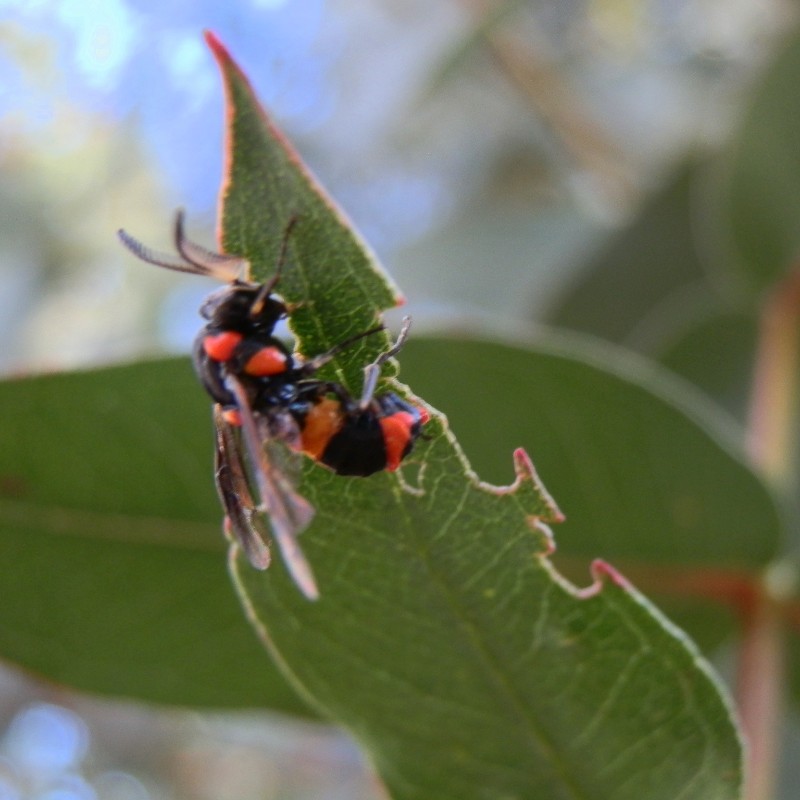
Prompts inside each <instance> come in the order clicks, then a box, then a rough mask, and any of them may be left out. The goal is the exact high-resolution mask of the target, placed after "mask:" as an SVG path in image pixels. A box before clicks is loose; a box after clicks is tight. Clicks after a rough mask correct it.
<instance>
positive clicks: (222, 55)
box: [203, 29, 231, 63]
mask: <svg viewBox="0 0 800 800" xmlns="http://www.w3.org/2000/svg"><path fill="white" fill-rule="evenodd" d="M203 39H205V42H206V44H207V45H208V47H209V49H210V50H211V52H212V53H213V54H214V58H216V59H217V61H218V62H220V63H223V62H230V60H231V56H230V53H229V52H228V48H227V47H225V45H224V44H222V42H221V41H220V39H219V37H218V36H217V34H216V33H214V31H211V30H208V29H206V30H204V31H203Z"/></svg>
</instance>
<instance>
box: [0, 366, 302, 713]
mask: <svg viewBox="0 0 800 800" xmlns="http://www.w3.org/2000/svg"><path fill="white" fill-rule="evenodd" d="M0 413H2V418H3V419H4V420H7V421H12V420H13V422H12V423H11V424H5V425H3V426H2V427H0V597H2V598H3V600H2V609H1V610H0V653H2V656H3V658H5V659H6V660H9V661H13V662H14V663H17V664H19V665H21V666H23V667H25V668H26V669H29V670H32V671H34V672H37V673H40V674H42V675H46V676H47V677H48V678H49V679H51V680H56V681H60V682H63V683H67V684H69V685H71V686H74V687H77V688H79V689H85V690H89V691H93V692H99V693H105V694H115V695H126V696H130V697H137V698H139V699H142V700H148V701H155V702H163V703H170V704H186V705H202V706H227V707H233V706H253V705H264V706H268V707H270V708H275V709H278V710H284V711H290V712H293V713H296V714H305V713H308V712H307V711H306V710H305V709H306V707H305V706H304V705H303V704H302V703H301V702H300V701H299V700H298V699H297V697H296V695H295V693H294V692H293V691H292V690H291V689H290V688H289V687H288V686H287V684H286V682H285V680H284V679H283V678H282V677H281V676H280V674H279V673H278V672H277V670H276V669H275V668H274V667H273V666H272V664H271V662H270V660H269V659H268V658H267V657H266V656H265V655H264V653H263V651H262V650H261V648H260V647H259V646H258V643H257V641H256V640H255V637H254V636H253V633H252V630H250V628H249V627H248V625H247V624H246V623H245V621H244V620H243V619H242V615H241V611H240V609H239V607H238V604H237V603H236V601H235V598H234V597H233V595H232V593H231V590H230V580H229V577H228V575H227V572H226V570H225V557H224V549H225V544H224V540H223V537H222V531H221V525H220V510H219V506H218V504H217V501H216V497H215V493H214V488H213V483H212V468H211V454H212V441H213V438H212V430H211V419H210V411H209V404H208V401H207V399H206V398H205V397H204V396H203V393H202V392H201V391H200V390H199V388H198V386H197V381H196V379H195V377H194V375H193V374H192V369H191V367H190V365H189V363H188V362H187V361H186V360H185V359H181V360H170V361H163V362H155V363H150V364H139V365H134V366H127V367H119V368H114V369H105V370H99V371H95V372H85V373H75V374H68V375H47V376H42V377H39V378H31V379H27V380H19V381H9V382H6V383H0Z"/></svg>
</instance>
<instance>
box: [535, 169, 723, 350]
mask: <svg viewBox="0 0 800 800" xmlns="http://www.w3.org/2000/svg"><path fill="white" fill-rule="evenodd" d="M702 169H704V167H703V165H700V164H698V163H696V162H695V161H690V162H687V163H685V164H682V165H681V166H680V168H679V169H677V170H676V171H675V172H674V174H672V175H671V176H670V178H669V180H667V181H666V183H665V185H664V186H663V187H661V188H660V189H659V190H658V191H657V192H655V193H654V195H653V196H652V197H650V198H649V199H648V200H647V201H646V202H645V203H644V205H643V207H642V208H641V209H640V210H639V213H638V214H637V215H636V216H635V217H634V218H633V219H632V220H631V222H630V223H628V224H627V225H626V226H624V227H623V228H622V229H620V230H618V231H615V232H614V233H612V234H611V235H610V236H609V237H608V240H607V241H606V242H605V243H604V244H602V245H601V246H600V247H598V248H597V250H596V252H595V253H594V254H593V255H592V256H591V257H589V258H587V259H585V263H584V264H583V266H582V269H581V270H580V271H577V270H576V274H575V275H574V276H573V277H571V279H570V280H569V281H568V282H565V285H564V287H563V288H562V291H561V294H560V297H557V298H556V299H555V301H554V302H553V303H552V306H551V308H550V310H549V311H548V313H547V314H546V315H545V320H546V321H547V322H548V323H550V324H553V325H556V326H558V327H561V328H570V329H572V330H576V331H580V332H582V333H591V334H594V335H596V336H599V337H601V338H603V339H607V340H609V341H612V342H617V343H624V344H625V345H627V346H628V347H633V348H635V349H637V350H639V351H641V352H648V350H649V349H650V346H651V344H652V340H653V339H654V338H655V337H654V336H653V333H652V331H653V327H654V325H653V322H652V321H651V317H653V316H657V318H658V328H659V329H661V330H667V331H669V330H670V329H671V328H673V327H675V326H682V325H683V321H684V315H685V313H686V308H687V303H688V304H689V306H690V308H694V307H697V306H698V305H699V304H702V305H705V306H707V305H708V303H709V301H710V290H709V288H708V286H707V285H706V277H705V273H704V266H703V262H702V260H701V258H700V255H699V253H698V249H697V242H696V231H695V228H696V220H695V216H696V213H697V202H696V199H697V198H696V195H697V192H696V180H697V175H698V172H699V171H700V170H702ZM677 297H679V298H680V301H679V302H672V300H673V298H677Z"/></svg>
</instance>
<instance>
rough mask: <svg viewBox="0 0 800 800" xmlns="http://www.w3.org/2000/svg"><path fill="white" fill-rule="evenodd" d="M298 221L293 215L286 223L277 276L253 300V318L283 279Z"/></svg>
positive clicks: (251, 313)
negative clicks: (284, 266) (291, 239)
mask: <svg viewBox="0 0 800 800" xmlns="http://www.w3.org/2000/svg"><path fill="white" fill-rule="evenodd" d="M297 220H298V217H297V214H292V216H291V217H289V221H288V222H287V223H286V227H285V228H284V231H283V237H282V238H281V249H280V252H279V253H278V262H277V264H276V265H275V274H274V275H273V276H272V277H271V278H270V279H269V280H268V281H267V282H266V283H265V284H264V285H263V286H262V287H261V289H260V291H259V292H258V295H257V296H256V299H255V300H253V304H252V305H251V307H250V316H251V317H257V316H258V315H259V314H260V313H261V310H262V309H263V307H264V303H265V302H266V300H267V298H268V297H269V296H270V295H271V294H272V292H273V291H274V289H275V287H276V286H277V285H278V281H280V279H281V274H282V273H283V265H284V264H285V263H286V253H287V250H288V248H289V236H290V235H291V233H292V229H293V228H294V226H295V225H296V224H297Z"/></svg>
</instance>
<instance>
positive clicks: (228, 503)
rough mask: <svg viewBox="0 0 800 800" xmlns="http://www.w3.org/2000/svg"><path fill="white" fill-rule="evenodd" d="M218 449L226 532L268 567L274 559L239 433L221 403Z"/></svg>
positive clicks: (217, 422) (218, 481) (255, 560)
mask: <svg viewBox="0 0 800 800" xmlns="http://www.w3.org/2000/svg"><path fill="white" fill-rule="evenodd" d="M214 427H215V430H216V448H215V451H214V478H215V481H216V484H217V493H218V494H219V499H220V501H221V502H222V507H223V508H224V509H225V526H226V533H230V534H232V536H233V538H234V539H235V540H236V542H237V543H238V544H239V546H240V547H241V548H242V550H244V552H245V555H246V556H247V558H248V560H249V561H250V563H251V564H252V565H253V566H254V567H255V568H256V569H266V568H267V567H268V566H269V564H270V561H271V558H270V551H269V547H268V545H267V544H266V541H265V538H264V533H265V531H263V529H262V530H259V528H263V526H261V525H260V524H259V522H260V520H261V517H260V516H259V515H258V514H257V513H256V503H255V502H254V501H253V496H252V494H251V493H250V486H249V485H248V482H247V472H246V470H245V466H244V463H243V462H242V458H241V448H240V447H239V443H238V441H237V438H236V432H235V431H234V430H233V428H232V426H231V425H229V424H228V423H227V422H225V420H224V419H223V416H222V409H221V408H220V406H218V405H217V406H214Z"/></svg>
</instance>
